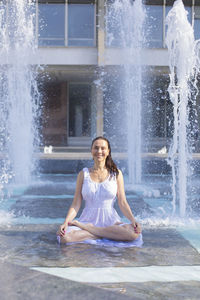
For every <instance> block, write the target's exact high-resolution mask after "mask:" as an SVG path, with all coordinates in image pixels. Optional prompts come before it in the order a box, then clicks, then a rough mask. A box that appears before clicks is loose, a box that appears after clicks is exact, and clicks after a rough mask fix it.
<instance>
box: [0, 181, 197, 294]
mask: <svg viewBox="0 0 200 300" xmlns="http://www.w3.org/2000/svg"><path fill="white" fill-rule="evenodd" d="M51 180H52V181H54V183H56V180H57V181H58V182H57V183H56V184H54V185H52V181H51ZM56 180H55V178H54V179H51V178H49V179H48V180H47V181H46V183H45V184H41V183H40V184H35V185H33V186H32V187H30V188H29V189H27V190H26V191H24V192H23V194H21V195H17V196H15V201H13V203H12V205H11V206H10V211H12V212H14V214H15V216H17V217H18V218H20V217H22V216H25V217H28V218H30V220H33V219H34V220H35V221H34V222H33V224H31V222H30V223H28V222H26V223H24V224H20V223H18V224H12V222H11V223H10V224H8V225H0V264H1V263H5V264H6V263H8V264H12V266H15V267H13V272H16V270H15V269H16V268H17V267H25V269H23V270H27V271H24V272H27V274H29V273H28V272H30V271H28V270H30V268H32V267H39V268H45V267H48V268H52V269H53V268H63V269H64V268H77V270H78V268H116V269H117V268H127V270H128V269H131V268H135V267H137V268H141V267H147V272H148V270H149V269H148V267H150V266H161V267H164V266H186V267H190V266H199V267H200V253H199V252H198V251H197V250H196V249H195V248H194V247H193V246H192V245H191V244H190V242H189V241H188V240H186V239H185V238H184V237H183V236H182V235H181V234H180V233H179V231H178V230H176V228H174V227H173V228H169V227H151V226H144V227H143V240H144V245H143V247H142V248H116V247H102V246H97V245H89V244H83V243H79V244H73V245H67V246H65V245H64V246H60V245H58V244H57V242H56V231H57V228H58V226H59V223H58V222H57V220H58V219H60V220H61V221H62V219H63V218H64V217H65V214H66V212H67V209H68V207H69V206H70V204H71V201H72V198H73V191H74V178H68V179H67V180H68V184H65V178H63V181H62V180H61V181H60V180H59V178H57V179H56ZM167 188H168V187H167ZM127 195H128V197H127V198H128V201H129V203H130V206H131V207H132V206H133V207H132V208H133V210H134V213H135V214H136V215H140V217H146V216H150V217H151V216H153V214H154V210H153V209H152V207H151V206H150V205H149V204H148V203H147V202H146V201H144V199H143V197H142V196H141V194H136V193H129V192H128V193H127ZM133 204H134V205H133ZM116 209H117V210H118V208H116ZM37 218H40V219H38V220H41V219H45V218H48V220H49V221H48V224H41V223H42V222H40V223H39V221H38V222H37ZM51 220H52V222H51ZM8 269H9V268H8ZM11 269H12V267H11ZM2 270H3V268H2ZM137 270H139V269H137ZM1 272H3V271H0V273H1ZM32 272H36V271H32ZM31 274H32V273H31ZM37 274H38V273H37ZM42 274H43V277H44V279H43V280H44V282H45V284H47V279H46V281H45V278H48V281H49V280H50V279H49V278H54V280H55V281H56V285H57V287H59V284H60V286H61V285H62V284H63V280H64V279H61V278H58V277H56V276H51V277H50V275H47V274H44V273H42ZM0 275H2V274H0ZM28 276H29V275H27V278H28ZM30 276H32V275H30ZM45 276H46V277H45ZM77 276H78V274H77ZM31 278H32V277H31ZM199 278H200V277H199ZM51 280H53V279H51ZM65 281H66V283H67V286H68V287H70V286H71V284H72V283H70V281H69V280H68V279H65ZM76 284H77V288H78V287H79V288H81V287H82V288H83V290H84V291H85V292H86V291H87V299H95V298H96V299H102V297H104V298H105V299H122V297H123V299H199V295H200V280H186V281H176V280H174V281H172V282H170V280H169V281H167V280H165V281H161V282H158V281H155V280H152V281H146V282H134V280H133V282H113V283H111V282H102V283H95V282H87V284H83V283H80V282H79V283H76ZM86 286H87V287H89V288H90V291H91V298H90V296H88V295H90V294H88V293H89V292H88V290H87V288H86ZM0 288H1V281H0ZM23 288H24V287H23ZM23 288H22V289H21V292H22V294H23ZM46 288H47V289H49V287H46ZM96 288H97V290H96ZM99 290H101V291H106V293H105V295H106V296H102V295H104V294H101V293H99V294H98V292H97V291H99ZM9 293H11V292H9ZM9 293H8V294H9ZM12 293H13V292H12ZM12 293H11V294H9V295H14V294H12ZM31 293H33V295H34V291H32V292H30V294H31ZM41 293H44V291H41ZM74 293H75V292H74ZM82 293H83V291H82V292H80V295H78V294H77V293H75V294H76V298H74V299H79V296H80V298H81V297H82ZM102 293H103V292H102ZM75 294H74V295H75ZM51 295H53V293H52V294H51ZM65 295H66V294H65ZM94 295H95V296H94ZM98 295H99V297H100V295H101V298H98ZM24 297H25V296H24ZM51 297H53V296H51ZM51 297H50V298H49V299H54V298H51ZM63 297H64V296H63ZM74 297H75V296H74ZM6 298H7V297H5V299H6ZM2 299H4V298H2ZM15 299H18V298H17V297H16V295H15ZM19 299H23V297H21V298H19ZM24 299H25V298H24ZM30 299H32V298H31V297H30ZM33 299H34V297H33ZM38 299H40V298H38ZM41 299H45V298H42V297H41ZM55 299H56V298H55ZM58 299H59V297H58ZM60 299H62V297H61V294H60ZM63 299H64V298H63ZM72 299H73V297H72Z"/></svg>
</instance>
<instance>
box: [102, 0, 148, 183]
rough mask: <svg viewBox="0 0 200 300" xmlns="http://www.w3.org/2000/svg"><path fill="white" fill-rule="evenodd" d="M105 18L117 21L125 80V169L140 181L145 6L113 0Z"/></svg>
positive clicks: (137, 2) (123, 85)
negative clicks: (126, 165)
mask: <svg viewBox="0 0 200 300" xmlns="http://www.w3.org/2000/svg"><path fill="white" fill-rule="evenodd" d="M109 12H110V14H109V15H108V19H109V20H110V22H114V24H117V28H118V30H119V32H118V36H119V39H120V42H121V46H122V57H123V62H122V64H123V68H124V78H123V79H124V80H123V84H122V89H123V91H122V94H123V95H124V97H125V99H126V102H127V116H126V118H127V122H126V128H125V130H124V132H127V144H128V172H129V182H130V183H131V184H135V183H140V182H141V173H142V167H141V165H142V163H141V144H142V138H141V136H142V130H141V97H142V66H141V65H142V64H141V49H142V47H143V45H144V22H145V10H144V7H143V4H142V1H141V0H135V1H134V2H133V1H130V0H123V1H121V0H116V1H114V3H112V6H111V9H110V11H109Z"/></svg>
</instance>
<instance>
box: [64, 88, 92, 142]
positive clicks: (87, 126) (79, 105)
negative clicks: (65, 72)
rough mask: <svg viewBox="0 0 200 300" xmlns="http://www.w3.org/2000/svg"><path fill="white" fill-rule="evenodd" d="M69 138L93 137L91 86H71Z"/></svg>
mask: <svg viewBox="0 0 200 300" xmlns="http://www.w3.org/2000/svg"><path fill="white" fill-rule="evenodd" d="M69 136H70V137H82V136H85V137H89V136H91V86H90V85H89V84H77V83H73V84H72V83H71V84H70V85H69Z"/></svg>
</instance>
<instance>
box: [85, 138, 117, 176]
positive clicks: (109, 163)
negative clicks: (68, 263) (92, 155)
mask: <svg viewBox="0 0 200 300" xmlns="http://www.w3.org/2000/svg"><path fill="white" fill-rule="evenodd" d="M97 140H104V141H106V142H107V144H108V150H109V154H108V156H107V158H106V168H107V170H108V171H109V172H110V174H115V175H116V176H118V175H119V170H118V168H117V166H116V164H115V163H114V161H113V159H112V156H111V147H110V142H109V140H108V139H107V138H105V137H103V136H98V137H96V138H95V139H93V141H92V145H91V149H92V146H93V144H94V142H96V141H97Z"/></svg>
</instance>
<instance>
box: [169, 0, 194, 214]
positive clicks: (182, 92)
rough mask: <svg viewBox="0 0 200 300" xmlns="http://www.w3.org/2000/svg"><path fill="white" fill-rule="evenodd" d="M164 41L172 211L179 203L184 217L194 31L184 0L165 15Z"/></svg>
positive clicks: (192, 78)
mask: <svg viewBox="0 0 200 300" xmlns="http://www.w3.org/2000/svg"><path fill="white" fill-rule="evenodd" d="M166 23H167V26H168V30H167V36H166V44H167V47H168V51H169V68H170V84H169V88H168V92H169V95H170V100H171V102H172V103H173V114H174V133H173V140H172V143H171V147H170V150H169V157H168V162H169V164H170V165H171V167H172V177H173V184H172V193H173V213H175V211H176V205H177V202H179V210H180V216H181V217H184V216H185V213H186V206H187V200H188V191H187V188H188V175H189V174H190V164H189V162H190V159H191V147H190V136H189V122H190V121H189V106H188V103H189V101H194V99H192V92H191V86H192V85H193V87H194V88H195V84H196V83H195V70H196V62H197V57H196V54H195V45H196V44H195V40H194V32H193V28H192V26H191V24H190V23H189V21H188V19H187V11H186V10H185V8H184V5H183V2H182V1H181V0H177V1H176V2H175V3H174V6H173V8H172V9H171V10H170V12H169V13H168V15H167V18H166Z"/></svg>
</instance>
